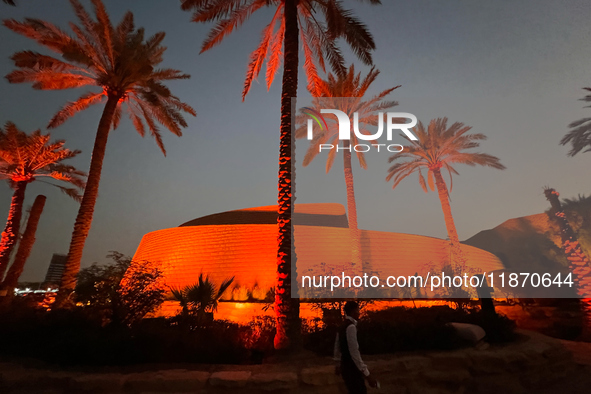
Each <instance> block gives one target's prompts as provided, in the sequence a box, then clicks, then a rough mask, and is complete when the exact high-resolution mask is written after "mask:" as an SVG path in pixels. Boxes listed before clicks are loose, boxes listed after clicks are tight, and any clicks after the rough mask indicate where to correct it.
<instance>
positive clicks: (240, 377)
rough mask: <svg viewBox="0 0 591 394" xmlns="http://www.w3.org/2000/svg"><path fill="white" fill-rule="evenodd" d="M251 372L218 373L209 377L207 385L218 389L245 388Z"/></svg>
mask: <svg viewBox="0 0 591 394" xmlns="http://www.w3.org/2000/svg"><path fill="white" fill-rule="evenodd" d="M251 374H252V372H250V371H220V372H214V373H212V374H211V376H210V377H209V384H211V385H212V386H220V387H245V386H246V384H247V383H248V379H249V378H250V375H251Z"/></svg>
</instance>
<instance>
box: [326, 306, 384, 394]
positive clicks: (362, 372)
mask: <svg viewBox="0 0 591 394" xmlns="http://www.w3.org/2000/svg"><path fill="white" fill-rule="evenodd" d="M344 309H345V319H344V321H343V324H342V325H341V327H340V329H339V332H338V333H337V337H336V339H335V343H334V360H335V361H336V362H338V364H337V365H336V367H335V373H336V374H337V375H341V376H342V377H343V380H344V382H345V386H346V387H347V391H348V392H349V394H365V393H367V387H366V386H365V381H366V380H367V383H368V384H369V386H370V387H378V381H377V380H375V379H374V378H373V377H372V376H371V375H370V374H369V370H368V369H367V365H365V364H364V363H363V360H362V359H361V354H360V353H359V343H358V342H357V320H359V304H357V303H356V302H354V301H348V302H347V303H346V304H345V308H344Z"/></svg>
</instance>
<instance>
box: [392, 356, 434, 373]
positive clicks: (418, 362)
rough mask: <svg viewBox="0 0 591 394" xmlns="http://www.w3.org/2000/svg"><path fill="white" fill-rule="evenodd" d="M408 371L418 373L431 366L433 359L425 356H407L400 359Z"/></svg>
mask: <svg viewBox="0 0 591 394" xmlns="http://www.w3.org/2000/svg"><path fill="white" fill-rule="evenodd" d="M400 361H401V362H402V365H404V368H405V369H406V371H407V372H411V373H418V372H420V371H422V370H425V369H429V368H431V363H432V361H431V359H430V358H429V357H424V356H406V357H402V358H401V359H400Z"/></svg>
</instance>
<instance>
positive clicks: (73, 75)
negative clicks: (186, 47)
mask: <svg viewBox="0 0 591 394" xmlns="http://www.w3.org/2000/svg"><path fill="white" fill-rule="evenodd" d="M4 2H6V3H13V2H12V1H10V0H4ZM91 2H92V13H89V12H88V11H87V10H86V9H85V8H84V7H83V6H82V4H81V3H80V1H78V0H70V3H71V5H72V7H73V10H74V13H75V15H76V17H77V23H70V29H71V32H66V31H64V30H62V29H61V28H60V27H58V26H56V25H54V24H52V23H50V22H47V21H44V20H41V19H34V18H26V19H24V21H17V20H13V19H10V20H5V21H4V22H3V23H4V25H5V26H6V27H7V28H9V29H10V30H12V31H13V32H15V33H18V34H20V35H22V36H24V37H27V38H29V39H31V40H33V41H35V42H36V43H37V44H39V45H40V46H42V47H45V48H46V49H48V50H49V51H52V52H53V53H54V54H53V56H50V55H46V54H42V53H39V52H35V51H31V50H25V51H20V52H17V53H15V54H13V55H12V57H11V59H12V61H13V62H14V66H15V70H14V71H12V72H11V73H10V74H8V75H7V76H6V78H7V79H8V81H9V82H10V83H32V87H33V88H34V89H40V90H63V89H73V88H86V89H87V90H85V91H84V92H83V94H82V95H81V96H80V98H78V99H77V100H75V101H73V102H69V103H67V104H66V105H64V106H63V107H62V108H61V109H60V110H59V111H58V112H57V113H56V114H55V115H54V116H53V117H52V118H51V119H50V121H49V123H48V125H47V127H48V128H50V129H52V128H56V127H58V126H60V125H61V124H63V123H64V122H66V121H67V120H68V119H69V118H71V117H72V116H74V115H75V114H77V113H78V112H81V111H84V110H85V109H87V108H89V107H90V106H92V105H96V104H101V105H102V115H101V117H100V120H99V122H98V126H97V129H96V133H95V139H94V147H93V150H92V156H91V162H90V165H89V170H88V177H87V180H86V184H84V182H83V181H82V176H83V174H82V173H81V172H79V171H77V170H75V169H74V168H73V167H68V166H64V165H62V164H61V163H60V162H61V161H62V160H65V159H67V158H70V157H73V156H74V155H75V154H77V153H78V151H67V152H68V153H65V152H66V150H65V149H63V148H62V146H61V145H59V144H58V145H59V146H57V145H47V149H49V150H51V149H53V150H52V151H53V152H55V156H52V157H49V156H48V157H47V158H46V159H45V161H43V163H44V164H43V165H42V166H41V165H40V164H41V163H39V164H35V165H33V166H29V164H24V163H20V164H19V163H18V162H17V161H18V160H24V159H23V158H24V157H25V156H22V155H20V154H19V152H22V151H21V150H19V149H21V148H18V149H17V148H16V145H14V144H13V145H10V144H9V142H6V144H7V145H6V146H4V145H2V144H3V143H2V142H0V155H2V159H3V160H5V161H6V163H8V164H6V166H5V168H6V174H7V176H6V178H7V179H9V182H10V185H11V186H12V187H13V188H14V189H15V196H14V197H13V204H12V205H11V210H10V213H9V218H8V222H7V225H6V229H5V232H4V233H3V236H2V243H1V244H0V269H1V270H4V269H6V262H7V261H8V260H6V259H8V258H9V255H10V251H11V248H12V247H13V246H14V243H15V240H16V238H17V234H18V233H19V227H18V226H19V222H20V216H21V213H22V203H23V201H24V188H25V186H26V184H28V183H29V182H30V181H31V180H33V179H35V178H37V177H41V176H49V177H53V178H55V179H57V180H59V181H64V182H68V183H71V184H73V185H74V186H76V187H77V188H82V187H84V186H85V187H84V193H83V195H82V197H81V199H80V208H79V211H78V215H77V217H76V221H75V223H74V230H73V233H72V237H71V242H70V247H69V251H68V259H67V263H66V267H65V271H64V274H63V277H62V280H61V284H60V292H59V295H58V298H57V302H56V303H57V306H58V307H65V306H67V305H68V302H69V300H70V299H71V298H70V295H71V293H72V291H73V290H74V288H75V285H76V280H77V274H78V272H79V270H80V262H81V259H82V253H83V249H84V245H85V241H86V238H87V236H88V233H89V230H90V227H91V224H92V220H93V214H94V207H95V204H96V201H97V197H98V192H99V184H100V179H101V172H102V166H103V160H104V156H105V152H106V146H107V141H108V137H109V134H110V131H111V130H114V129H116V128H117V127H118V126H119V124H120V120H121V118H122V116H123V112H124V111H125V112H126V113H127V115H128V116H129V118H130V119H131V122H132V124H133V126H134V128H135V129H136V131H137V132H138V133H139V134H140V135H141V136H142V137H143V136H144V135H145V134H148V133H149V134H150V135H151V136H152V137H153V138H154V139H155V141H156V144H157V145H158V146H159V148H160V149H161V151H162V152H163V153H164V154H166V150H165V148H164V144H163V140H162V136H161V130H160V129H161V127H164V128H165V129H168V130H169V131H170V132H171V133H173V134H174V135H177V136H181V135H182V129H183V128H186V127H187V126H188V124H187V122H186V120H185V116H186V115H187V114H188V115H192V116H196V112H195V110H194V109H193V108H192V107H191V106H189V105H188V104H186V103H184V102H182V101H181V100H180V99H179V98H178V97H176V96H175V95H173V93H172V92H171V91H170V89H169V88H168V87H167V86H166V82H168V81H171V80H179V79H187V78H189V75H188V74H185V73H183V72H181V71H179V70H176V69H168V68H159V65H160V63H162V62H163V56H164V52H165V49H166V48H165V47H164V46H163V45H162V42H163V40H164V38H165V33H163V32H159V33H156V34H154V35H153V36H151V37H146V36H145V32H144V29H143V28H136V27H135V24H134V17H133V14H132V13H131V12H127V13H126V14H125V15H124V16H123V18H122V20H121V21H120V22H119V23H118V24H113V23H112V22H111V19H110V17H109V15H108V13H107V10H106V8H105V6H104V4H103V3H102V1H101V0H91ZM365 2H367V3H370V4H372V5H379V4H380V1H379V0H367V1H365ZM265 8H270V9H272V11H273V12H272V17H271V20H270V21H269V23H268V24H267V25H266V26H265V27H264V28H263V30H262V34H261V40H260V42H259V44H258V45H257V47H256V49H254V51H253V52H252V53H251V55H250V59H249V61H248V65H247V70H246V77H245V81H244V85H243V89H242V99H243V100H244V99H245V97H246V95H247V94H248V92H249V91H250V89H251V87H252V82H253V81H254V80H255V79H256V78H257V77H258V76H259V74H260V72H261V70H262V68H263V65H264V64H265V63H266V74H265V77H266V82H267V88H269V87H270V85H271V84H272V82H273V81H274V79H275V77H276V75H277V73H278V70H279V69H280V68H281V66H283V73H282V89H281V90H282V92H281V112H280V114H278V115H280V128H279V131H280V135H279V137H280V145H279V146H280V148H279V160H278V162H279V163H278V164H279V175H278V205H277V228H278V238H277V239H278V244H277V282H276V287H275V303H274V307H275V313H276V323H277V324H276V327H277V333H276V336H275V347H276V348H278V349H283V348H289V347H291V346H292V345H293V344H297V343H298V342H299V339H298V338H299V333H300V326H299V324H300V320H299V300H298V298H297V294H296V289H295V288H292V283H293V282H294V280H295V276H296V270H295V267H296V261H295V256H296V254H295V249H294V245H293V232H292V211H293V204H294V201H295V196H294V194H293V190H295V189H294V187H295V173H294V168H295V157H294V153H293V152H294V150H293V148H294V147H295V139H296V137H297V138H301V137H302V136H303V134H302V133H303V130H304V129H303V128H302V127H300V128H298V129H297V130H296V131H295V132H294V126H295V125H296V123H299V124H302V122H303V121H304V120H303V118H302V115H299V116H297V117H296V115H297V114H296V112H295V108H296V103H295V101H294V99H293V98H295V97H296V96H297V88H298V69H299V66H300V50H301V51H302V52H303V67H304V71H305V75H306V78H307V81H308V84H307V88H308V90H309V92H310V93H311V94H312V96H313V97H314V106H315V107H316V108H322V107H329V108H339V109H341V110H342V111H344V112H346V113H347V114H349V115H350V114H352V113H353V112H358V113H360V114H361V115H360V121H359V124H360V127H361V128H362V131H361V132H362V133H365V134H369V129H368V128H369V127H371V126H375V125H376V124H377V116H376V112H379V111H383V110H386V109H389V108H392V107H394V106H395V105H397V103H396V102H395V101H389V100H386V96H387V95H389V94H390V93H391V92H393V91H394V90H395V89H397V88H398V87H399V86H396V87H392V88H389V89H386V90H384V91H382V92H380V93H379V94H377V95H375V96H373V97H371V98H369V99H366V98H365V96H366V94H367V92H368V91H369V89H370V87H371V84H372V83H373V82H374V81H375V80H376V78H377V77H378V75H379V71H378V70H377V69H375V68H372V69H371V70H370V71H369V73H368V74H367V75H366V76H365V77H362V76H361V73H357V72H355V68H354V66H353V65H351V66H349V67H346V66H345V59H344V55H343V53H342V52H341V49H340V48H339V45H338V44H339V43H340V42H345V43H346V44H347V45H348V46H349V47H350V49H351V50H352V52H353V53H354V54H355V56H356V57H357V58H358V59H359V60H360V61H361V62H362V63H364V64H365V65H370V66H371V65H373V58H372V51H373V50H374V49H375V42H374V39H373V36H372V35H371V33H370V32H369V30H368V28H367V26H366V25H365V24H363V23H362V22H361V21H360V20H359V19H358V18H357V17H356V16H355V15H354V13H353V11H352V10H350V9H347V8H345V6H344V2H343V1H341V0H182V1H181V9H182V10H185V11H188V12H191V13H192V20H193V21H194V22H197V23H210V22H213V23H215V26H214V27H213V28H212V29H211V31H210V32H209V34H208V35H207V37H206V38H205V40H204V42H203V44H202V46H201V52H205V51H207V50H209V49H211V48H213V47H214V46H216V45H218V44H220V43H221V42H222V41H223V40H224V39H225V38H226V37H227V36H228V35H229V34H230V33H232V32H234V31H236V30H237V29H238V28H240V27H241V26H242V25H243V24H244V23H245V22H246V20H247V19H249V18H250V17H251V16H252V15H253V14H254V13H255V12H257V11H259V10H262V9H265ZM322 73H325V74H326V75H327V76H326V78H325V79H323V78H322V77H321V74H322ZM338 97H349V98H351V100H347V101H338V102H337V100H335V98H338ZM446 122H447V120H446V119H438V120H435V121H432V122H431V124H430V125H429V127H428V128H427V129H425V128H424V127H423V125H422V124H419V125H418V126H417V128H415V132H416V133H417V135H418V136H419V140H418V141H410V142H411V143H410V145H407V146H405V151H404V153H403V154H399V155H397V156H394V157H392V158H391V159H390V161H391V162H393V161H398V160H404V159H407V160H408V161H407V162H399V163H396V164H395V165H393V166H392V167H391V168H390V170H389V172H388V177H387V180H388V181H389V180H394V187H395V186H396V185H398V183H400V181H401V180H402V179H404V178H405V177H406V176H408V175H409V174H411V173H413V172H418V173H419V181H420V182H421V185H422V186H423V189H425V190H426V186H425V184H426V181H425V179H424V177H423V174H422V172H421V171H422V170H423V169H424V170H425V171H427V178H428V183H429V185H430V187H431V189H432V190H433V189H434V185H436V187H437V190H438V192H439V197H440V201H441V204H442V208H443V210H444V216H445V220H446V225H447V229H448V233H449V234H450V239H452V242H453V243H454V245H455V246H454V247H456V249H457V251H456V254H457V256H458V258H459V259H461V250H460V249H459V241H458V237H457V231H456V230H455V226H454V224H453V219H452V216H451V208H450V204H449V192H451V184H450V188H449V190H448V189H447V184H446V183H445V181H444V180H443V177H442V175H441V171H440V170H441V168H445V169H446V170H448V171H449V173H450V175H451V174H452V173H453V174H457V172H456V171H455V169H454V168H453V167H452V166H451V165H452V164H468V165H484V166H490V167H494V168H499V169H502V168H504V167H503V166H502V165H501V164H500V162H499V159H497V158H495V157H493V156H490V155H486V154H482V153H467V152H465V151H466V150H467V149H471V148H476V147H478V141H480V140H483V139H484V136H483V135H482V134H472V135H470V134H467V132H468V130H469V129H470V128H469V127H465V126H464V125H463V124H461V123H454V124H453V125H452V126H451V127H449V128H448V127H447V124H446ZM6 129H7V131H6V134H7V135H8V133H13V134H15V133H16V134H18V135H21V134H19V133H20V132H18V133H17V131H15V130H16V127H15V126H13V125H12V124H9V125H7V127H6ZM10 130H13V131H10ZM335 130H336V129H335V126H334V124H333V125H332V127H331V128H329V129H328V130H324V131H323V132H319V133H316V135H315V138H314V140H312V141H311V145H310V148H309V149H308V152H307V153H306V155H305V157H304V163H303V164H304V166H306V165H308V164H309V163H310V162H311V161H312V160H313V159H314V158H315V157H316V156H317V149H316V148H317V147H318V144H321V143H329V142H331V141H335V140H336V139H337V133H336V131H335ZM16 134H15V135H16ZM0 137H2V136H0ZM45 137H47V141H48V139H49V135H47V136H43V135H41V134H40V133H39V132H35V133H33V134H32V136H31V137H30V138H32V139H33V140H38V141H37V142H36V144H37V145H39V144H40V145H39V146H40V147H41V146H45V145H46V144H47V143H48V142H47V141H46V140H44V139H43V138H45ZM2 138H4V137H2ZM14 138H16V137H14ZM18 138H21V139H22V140H23V141H25V140H26V138H25V137H23V136H20V137H18ZM27 138H29V137H27ZM5 139H6V141H9V140H10V138H5ZM19 141H20V140H19ZM43 141H44V142H43ZM356 142H357V140H356V137H355V136H354V137H353V140H352V141H350V142H347V143H349V144H354V143H356ZM60 143H61V144H63V142H60ZM19 144H25V145H26V143H25V142H19ZM31 144H33V142H31ZM37 145H35V146H37ZM32 146H33V145H31V147H32ZM31 149H32V148H31ZM39 149H41V148H39ZM4 151H6V153H3V152H4ZM10 152H12V153H10ZM335 153H336V152H335ZM335 153H331V154H330V155H329V156H328V158H327V165H326V171H327V172H328V171H329V170H330V169H331V167H332V165H333V162H334V159H335ZM11 155H12V156H11ZM15 155H16V156H18V160H17V159H16V156H15ZM60 155H61V156H60ZM356 157H357V160H358V162H359V165H360V167H361V168H363V169H366V168H367V163H366V160H365V156H364V154H363V153H362V152H357V153H356ZM11 160H12V161H14V163H13V162H12V161H11ZM31 160H40V159H37V156H35V155H32V159H31ZM343 162H344V175H345V181H346V182H345V183H346V190H347V205H348V213H349V215H348V216H349V227H350V228H351V231H352V235H353V237H352V239H353V240H354V241H353V243H352V260H353V262H354V263H355V264H356V265H358V266H361V254H360V250H361V249H360V240H359V230H358V225H357V212H356V202H355V193H354V185H353V171H352V155H351V152H350V151H349V153H347V151H346V150H345V154H344V155H343ZM19 166H20V167H19ZM25 168H26V169H27V171H30V172H26V171H25V170H24V169H25ZM60 187H61V188H62V190H64V191H65V192H67V193H68V194H70V195H71V196H73V197H76V198H78V197H79V196H78V195H77V194H75V193H74V192H73V191H72V189H68V188H65V187H63V186H60ZM37 210H38V209H37ZM32 216H33V211H32V212H31V217H32ZM35 227H36V226H35V225H34V223H33V224H31V229H33V228H35ZM28 230H29V226H27V231H28ZM32 231H33V230H32ZM25 236H26V234H25V235H24V236H23V241H24V239H25ZM27 244H30V241H27ZM25 254H26V253H25ZM7 256H8V257H7ZM17 257H18V256H17ZM19 264H20V263H19ZM232 281H233V278H232V279H228V280H226V281H224V282H223V283H222V284H220V286H219V288H218V287H216V286H215V285H214V284H213V283H212V282H211V281H209V279H208V278H207V277H203V275H201V276H200V277H199V281H198V283H196V284H195V285H193V286H189V287H187V288H184V289H172V293H173V295H174V296H175V297H176V298H177V300H178V301H179V302H180V303H181V306H182V307H183V311H184V313H185V314H189V313H190V312H191V311H196V312H195V313H197V314H198V315H199V316H201V317H203V315H202V314H204V313H210V312H212V311H214V310H215V309H216V307H217V302H218V300H219V298H220V297H221V295H222V294H223V293H224V291H225V290H226V289H227V288H228V286H230V284H231V283H232ZM13 282H14V280H13V279H11V283H13Z"/></svg>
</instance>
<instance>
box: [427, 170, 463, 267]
mask: <svg viewBox="0 0 591 394" xmlns="http://www.w3.org/2000/svg"><path fill="white" fill-rule="evenodd" d="M433 176H434V177H435V186H436V187H437V193H438V194H439V201H440V202H441V209H442V210H443V218H444V219H445V227H446V228H447V236H448V237H449V240H450V242H451V250H452V253H453V255H454V257H455V259H456V261H455V262H454V263H452V262H451V261H450V265H451V266H452V268H455V267H460V268H462V269H463V268H464V266H465V264H466V258H465V257H464V253H463V252H462V248H461V246H460V239H459V237H458V231H457V230H456V225H455V223H454V218H453V215H452V214H451V205H449V194H448V191H447V186H446V185H445V181H444V180H443V176H441V171H440V170H439V169H434V170H433Z"/></svg>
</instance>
